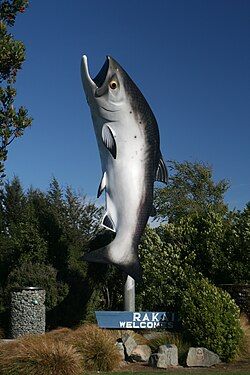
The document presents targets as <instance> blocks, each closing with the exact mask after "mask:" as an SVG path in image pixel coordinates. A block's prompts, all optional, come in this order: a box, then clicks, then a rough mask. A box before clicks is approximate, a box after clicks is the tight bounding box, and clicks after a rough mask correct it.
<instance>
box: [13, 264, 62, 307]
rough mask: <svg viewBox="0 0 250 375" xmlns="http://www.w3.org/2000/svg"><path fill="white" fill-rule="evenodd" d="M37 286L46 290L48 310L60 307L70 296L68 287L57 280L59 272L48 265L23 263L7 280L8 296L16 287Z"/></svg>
mask: <svg viewBox="0 0 250 375" xmlns="http://www.w3.org/2000/svg"><path fill="white" fill-rule="evenodd" d="M28 286H37V287H42V288H44V289H45V290H46V301H45V305H46V310H47V311H49V310H51V309H52V308H53V307H55V306H56V305H58V304H59V303H60V302H62V300H63V299H64V298H65V296H66V295H67V294H68V285H67V284H65V283H62V282H59V281H58V280H57V271H56V270H55V269H54V268H53V267H51V266H49V265H46V264H39V263H36V264H32V263H23V264H22V265H21V266H20V267H17V268H14V270H13V271H11V272H10V274H9V276H8V279H7V287H6V294H9V293H8V292H9V291H11V289H12V288H15V287H28Z"/></svg>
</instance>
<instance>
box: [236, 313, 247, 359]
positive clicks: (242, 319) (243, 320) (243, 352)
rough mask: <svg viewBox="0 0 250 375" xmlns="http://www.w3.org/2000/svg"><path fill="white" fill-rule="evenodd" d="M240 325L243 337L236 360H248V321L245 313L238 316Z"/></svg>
mask: <svg viewBox="0 0 250 375" xmlns="http://www.w3.org/2000/svg"><path fill="white" fill-rule="evenodd" d="M240 326H241V329H242V331H243V338H242V342H241V345H240V349H239V353H238V356H237V358H236V360H238V361H242V360H248V361H250V322H249V319H248V317H247V316H246V315H245V314H241V316H240Z"/></svg>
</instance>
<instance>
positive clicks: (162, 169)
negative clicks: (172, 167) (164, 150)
mask: <svg viewBox="0 0 250 375" xmlns="http://www.w3.org/2000/svg"><path fill="white" fill-rule="evenodd" d="M155 181H160V182H164V183H165V184H167V183H168V171H167V167H166V165H165V163H164V161H163V158H162V155H161V157H160V160H159V164H158V168H157V170H156V174H155Z"/></svg>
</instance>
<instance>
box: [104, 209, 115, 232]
mask: <svg viewBox="0 0 250 375" xmlns="http://www.w3.org/2000/svg"><path fill="white" fill-rule="evenodd" d="M101 225H102V226H103V227H104V228H107V229H109V230H112V232H115V225H114V222H113V220H112V219H111V217H110V216H109V214H108V213H107V212H106V214H105V215H104V216H103V219H102V224H101Z"/></svg>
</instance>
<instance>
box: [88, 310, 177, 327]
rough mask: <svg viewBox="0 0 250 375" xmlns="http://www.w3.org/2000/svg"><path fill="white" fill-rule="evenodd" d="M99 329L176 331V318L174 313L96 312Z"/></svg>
mask: <svg viewBox="0 0 250 375" xmlns="http://www.w3.org/2000/svg"><path fill="white" fill-rule="evenodd" d="M95 315H96V319H97V323H98V326H99V327H100V328H116V329H152V328H165V329H176V328H177V327H178V318H177V315H176V313H174V312H162V311H161V312H149V311H146V312H142V311H141V312H130V311H96V312H95Z"/></svg>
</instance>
